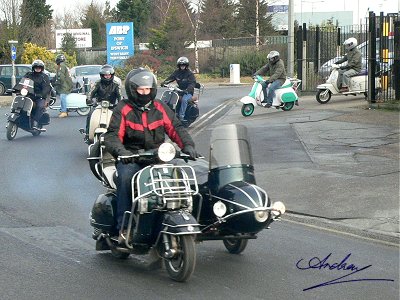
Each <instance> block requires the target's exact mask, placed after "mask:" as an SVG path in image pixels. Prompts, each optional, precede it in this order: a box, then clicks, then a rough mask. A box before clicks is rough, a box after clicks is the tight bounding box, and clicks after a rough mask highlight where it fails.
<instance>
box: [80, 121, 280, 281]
mask: <svg viewBox="0 0 400 300" xmlns="http://www.w3.org/2000/svg"><path fill="white" fill-rule="evenodd" d="M171 146H172V145H171V144H169V143H165V144H163V145H161V146H160V148H159V150H158V151H146V152H143V153H142V154H137V155H136V156H137V157H147V158H150V157H154V155H155V153H156V152H158V155H159V157H160V159H161V160H163V161H167V160H171V159H173V158H174V157H175V158H180V159H177V160H175V162H174V164H171V163H170V164H166V163H164V164H153V165H151V166H148V167H146V168H144V169H142V170H141V171H139V172H138V173H137V174H136V175H135V176H134V177H133V179H132V194H133V195H134V196H133V199H132V209H131V211H126V212H125V217H126V219H128V228H127V229H128V230H127V238H126V240H125V243H124V244H123V245H118V244H117V241H116V240H115V239H113V238H112V232H113V231H115V224H116V220H115V219H114V216H115V209H116V204H115V203H116V193H115V192H116V185H115V182H114V180H115V164H114V163H115V161H113V158H112V157H111V156H110V155H109V154H108V153H107V152H106V151H105V148H104V146H103V145H102V144H101V141H100V142H99V143H97V146H96V145H94V146H93V147H92V149H91V151H90V152H91V154H90V156H89V158H88V159H89V164H90V168H91V170H92V172H93V174H94V175H95V176H96V177H97V178H98V179H99V180H100V181H101V182H102V183H103V185H104V186H106V187H107V192H106V193H104V194H101V195H100V196H99V197H98V198H97V200H96V201H95V203H94V205H93V208H92V211H91V214H90V224H91V226H93V227H94V233H93V238H94V239H95V240H96V250H98V251H101V250H111V253H112V255H114V256H116V257H118V258H126V257H128V256H129V255H130V254H131V253H136V254H144V253H148V251H149V249H150V248H153V249H155V250H156V251H157V253H158V255H159V256H160V257H161V258H162V259H163V260H164V265H165V268H166V269H167V271H168V274H169V276H170V277H171V278H172V279H173V280H175V281H185V280H188V279H189V277H190V275H191V274H192V272H193V271H194V265H195V260H196V256H195V248H194V242H203V241H207V240H221V241H222V242H223V244H224V246H225V248H226V249H227V251H228V252H229V253H232V254H239V253H242V252H243V251H244V250H245V248H246V247H247V244H248V241H249V240H250V239H256V238H257V233H259V232H260V231H262V230H263V229H266V228H270V224H271V223H272V222H273V221H275V220H277V219H279V218H280V217H281V215H282V214H284V213H285V205H284V204H283V203H282V202H280V201H278V202H275V203H272V201H271V199H270V197H269V196H268V194H267V192H266V191H265V190H263V189H262V188H261V187H259V186H257V184H256V179H255V176H254V167H253V162H252V157H251V149H250V143H249V142H248V139H247V129H246V127H244V126H243V125H235V124H232V125H223V126H221V127H219V128H216V129H215V130H214V131H213V133H212V139H211V146H210V159H209V162H207V161H206V160H205V159H197V160H196V161H192V160H186V161H182V159H186V157H185V155H182V154H176V153H179V152H175V148H174V147H173V146H172V147H171ZM226 149H229V151H226ZM165 152H167V153H168V154H169V158H168V159H165V158H161V155H160V154H163V153H165Z"/></svg>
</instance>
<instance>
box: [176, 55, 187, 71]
mask: <svg viewBox="0 0 400 300" xmlns="http://www.w3.org/2000/svg"><path fill="white" fill-rule="evenodd" d="M176 66H177V67H178V68H179V67H180V66H185V67H186V68H187V67H189V59H188V58H187V57H186V56H182V57H179V58H178V60H177V61H176Z"/></svg>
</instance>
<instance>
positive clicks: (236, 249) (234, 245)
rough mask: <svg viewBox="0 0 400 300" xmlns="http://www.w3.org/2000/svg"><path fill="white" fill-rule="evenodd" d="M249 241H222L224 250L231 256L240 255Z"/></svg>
mask: <svg viewBox="0 0 400 300" xmlns="http://www.w3.org/2000/svg"><path fill="white" fill-rule="evenodd" d="M248 241H249V240H246V239H229V240H223V242H224V246H225V248H226V249H227V250H228V251H229V253H231V254H240V253H242V252H243V251H244V249H246V247H247V242H248Z"/></svg>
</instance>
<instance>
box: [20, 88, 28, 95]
mask: <svg viewBox="0 0 400 300" xmlns="http://www.w3.org/2000/svg"><path fill="white" fill-rule="evenodd" d="M21 95H22V96H26V95H28V90H27V89H26V88H23V89H22V90H21Z"/></svg>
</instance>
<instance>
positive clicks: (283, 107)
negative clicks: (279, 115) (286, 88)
mask: <svg viewBox="0 0 400 300" xmlns="http://www.w3.org/2000/svg"><path fill="white" fill-rule="evenodd" d="M293 106H294V102H286V103H285V105H284V106H282V110H284V111H289V110H291V109H292V108H293Z"/></svg>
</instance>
